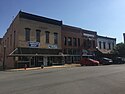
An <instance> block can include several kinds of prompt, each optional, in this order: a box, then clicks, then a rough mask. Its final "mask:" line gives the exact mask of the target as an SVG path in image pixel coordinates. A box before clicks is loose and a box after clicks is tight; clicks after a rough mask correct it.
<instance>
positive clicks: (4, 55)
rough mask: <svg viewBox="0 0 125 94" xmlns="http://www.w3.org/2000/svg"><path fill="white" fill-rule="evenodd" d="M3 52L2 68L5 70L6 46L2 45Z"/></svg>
mask: <svg viewBox="0 0 125 94" xmlns="http://www.w3.org/2000/svg"><path fill="white" fill-rule="evenodd" d="M3 51H4V53H3V70H5V57H6V46H5V45H4V49H3Z"/></svg>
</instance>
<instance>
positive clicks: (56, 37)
mask: <svg viewBox="0 0 125 94" xmlns="http://www.w3.org/2000/svg"><path fill="white" fill-rule="evenodd" d="M54 44H58V33H54Z"/></svg>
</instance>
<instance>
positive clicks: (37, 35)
mask: <svg viewBox="0 0 125 94" xmlns="http://www.w3.org/2000/svg"><path fill="white" fill-rule="evenodd" d="M40 32H41V30H36V42H40Z"/></svg>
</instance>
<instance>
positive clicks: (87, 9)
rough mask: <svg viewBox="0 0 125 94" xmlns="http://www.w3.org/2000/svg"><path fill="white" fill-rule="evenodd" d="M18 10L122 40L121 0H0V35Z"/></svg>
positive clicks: (124, 9) (124, 12)
mask: <svg viewBox="0 0 125 94" xmlns="http://www.w3.org/2000/svg"><path fill="white" fill-rule="evenodd" d="M20 10H21V11H24V12H28V13H32V14H36V15H39V16H44V17H48V18H53V19H56V20H62V21H63V23H64V24H67V25H71V26H76V27H80V28H83V29H87V30H93V31H96V32H97V34H98V35H101V36H107V37H112V38H116V39H117V43H120V42H123V33H125V0H0V37H3V35H4V34H5V32H6V30H7V28H8V27H9V26H10V24H11V22H12V20H13V19H14V17H15V16H16V15H17V14H18V12H19V11H20Z"/></svg>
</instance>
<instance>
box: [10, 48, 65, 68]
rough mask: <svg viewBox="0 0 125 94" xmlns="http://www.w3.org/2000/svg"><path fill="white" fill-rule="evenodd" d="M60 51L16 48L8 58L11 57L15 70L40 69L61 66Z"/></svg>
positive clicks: (61, 56) (61, 57)
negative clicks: (41, 67)
mask: <svg viewBox="0 0 125 94" xmlns="http://www.w3.org/2000/svg"><path fill="white" fill-rule="evenodd" d="M60 52H61V50H60V49H40V48H17V49H16V50H15V51H14V52H12V53H11V54H10V55H9V57H13V59H14V61H15V68H21V67H24V65H25V64H27V67H40V66H41V65H44V66H52V65H62V64H64V62H63V58H64V57H63V55H62V54H60Z"/></svg>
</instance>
